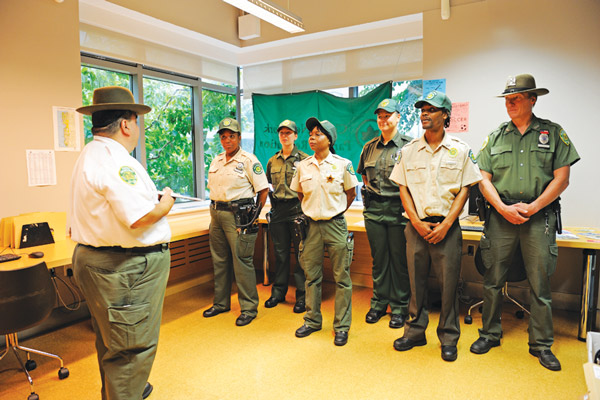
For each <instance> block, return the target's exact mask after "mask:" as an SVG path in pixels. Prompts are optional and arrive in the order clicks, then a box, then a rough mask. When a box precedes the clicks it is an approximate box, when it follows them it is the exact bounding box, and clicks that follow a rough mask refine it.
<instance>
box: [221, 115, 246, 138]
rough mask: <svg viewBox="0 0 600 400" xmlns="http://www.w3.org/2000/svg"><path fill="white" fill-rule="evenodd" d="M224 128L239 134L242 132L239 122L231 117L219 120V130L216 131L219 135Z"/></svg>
mask: <svg viewBox="0 0 600 400" xmlns="http://www.w3.org/2000/svg"><path fill="white" fill-rule="evenodd" d="M224 130H229V131H231V132H235V133H239V134H241V133H242V131H241V129H240V124H239V122H237V120H235V119H233V118H223V119H222V120H221V122H219V130H218V131H217V133H218V134H219V135H220V134H221V133H222V132H223V131H224Z"/></svg>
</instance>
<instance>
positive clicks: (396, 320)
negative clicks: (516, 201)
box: [390, 314, 406, 329]
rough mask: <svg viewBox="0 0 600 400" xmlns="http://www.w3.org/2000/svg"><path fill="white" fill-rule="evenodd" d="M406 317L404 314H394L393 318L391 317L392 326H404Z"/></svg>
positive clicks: (394, 327) (395, 327)
mask: <svg viewBox="0 0 600 400" xmlns="http://www.w3.org/2000/svg"><path fill="white" fill-rule="evenodd" d="M405 320H406V317H405V316H404V315H402V314H392V319H390V328H392V329H398V328H402V327H403V326H404V321H405Z"/></svg>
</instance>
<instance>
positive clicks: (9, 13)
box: [0, 0, 83, 218]
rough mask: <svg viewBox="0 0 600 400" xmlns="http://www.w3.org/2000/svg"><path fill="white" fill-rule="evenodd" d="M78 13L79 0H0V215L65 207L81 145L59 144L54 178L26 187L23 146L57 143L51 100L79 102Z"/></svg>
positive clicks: (50, 146)
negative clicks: (73, 148)
mask: <svg viewBox="0 0 600 400" xmlns="http://www.w3.org/2000/svg"><path fill="white" fill-rule="evenodd" d="M78 21H79V16H78V2H77V1H76V0H65V1H64V2H63V3H61V4H58V3H56V2H54V1H52V0H2V1H1V2H0V43H2V45H1V53H0V54H1V55H0V57H1V59H2V62H0V88H1V89H0V90H1V93H2V94H1V96H0V120H1V121H2V132H1V133H0V183H1V184H2V186H3V188H2V199H0V218H2V217H6V216H10V215H15V214H20V213H26V212H31V211H66V210H67V208H68V198H69V197H68V196H69V187H70V180H71V171H72V170H73V166H74V164H75V161H76V159H77V156H78V155H79V153H76V152H56V174H57V185H55V186H47V187H29V186H28V183H27V163H26V159H25V150H26V149H53V148H54V138H53V128H52V106H63V107H78V106H80V105H81V72H80V58H79V22H78ZM82 140H83V139H82Z"/></svg>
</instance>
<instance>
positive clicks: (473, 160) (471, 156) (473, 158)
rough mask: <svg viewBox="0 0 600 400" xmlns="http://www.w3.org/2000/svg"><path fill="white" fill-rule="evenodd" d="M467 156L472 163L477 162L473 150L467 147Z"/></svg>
mask: <svg viewBox="0 0 600 400" xmlns="http://www.w3.org/2000/svg"><path fill="white" fill-rule="evenodd" d="M469 158H470V159H471V161H472V162H473V164H477V159H476V158H475V154H473V150H471V149H469Z"/></svg>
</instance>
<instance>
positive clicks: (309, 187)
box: [290, 153, 358, 220]
mask: <svg viewBox="0 0 600 400" xmlns="http://www.w3.org/2000/svg"><path fill="white" fill-rule="evenodd" d="M356 185H358V179H356V174H355V173H354V168H353V167H352V163H351V162H350V160H347V159H345V158H342V157H340V156H338V155H335V154H333V153H329V155H328V156H327V157H326V158H325V159H324V160H323V161H322V162H320V163H319V162H318V161H317V159H316V158H315V156H314V155H313V156H310V157H308V158H306V159H304V160H302V161H300V163H298V166H297V168H296V174H294V177H293V178H292V184H291V185H290V188H291V189H292V190H294V191H296V192H299V193H303V194H304V198H303V199H302V212H304V214H306V215H307V216H309V217H310V218H312V219H314V220H327V219H331V218H332V217H335V216H336V215H338V214H340V213H343V212H344V211H345V210H346V207H347V197H346V190H349V189H351V188H353V187H356Z"/></svg>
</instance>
